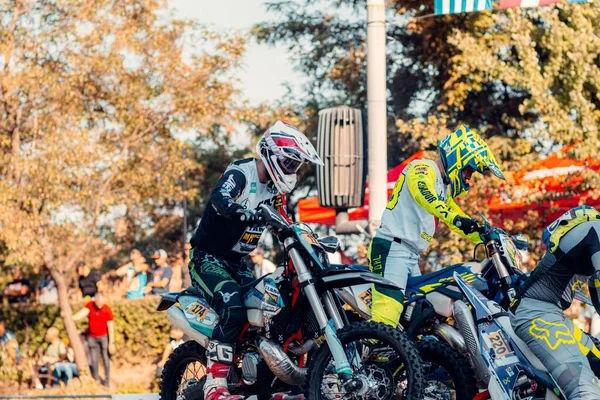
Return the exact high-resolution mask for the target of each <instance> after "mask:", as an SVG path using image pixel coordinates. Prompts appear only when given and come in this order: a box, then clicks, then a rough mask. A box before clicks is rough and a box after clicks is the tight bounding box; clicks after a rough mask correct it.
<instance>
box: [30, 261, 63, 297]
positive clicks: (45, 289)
mask: <svg viewBox="0 0 600 400" xmlns="http://www.w3.org/2000/svg"><path fill="white" fill-rule="evenodd" d="M35 300H36V301H37V302H38V303H40V304H56V303H57V302H58V289H57V288H56V282H54V279H52V275H51V274H50V270H49V269H48V267H46V266H44V267H43V268H42V278H41V279H40V281H39V282H38V284H37V287H36V288H35Z"/></svg>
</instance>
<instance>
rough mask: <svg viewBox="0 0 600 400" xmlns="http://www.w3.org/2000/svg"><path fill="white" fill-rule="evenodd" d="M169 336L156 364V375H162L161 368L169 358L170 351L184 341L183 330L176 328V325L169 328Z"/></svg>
mask: <svg viewBox="0 0 600 400" xmlns="http://www.w3.org/2000/svg"><path fill="white" fill-rule="evenodd" d="M169 337H170V340H169V343H168V344H167V345H166V346H165V350H164V351H163V354H162V357H161V359H160V361H159V362H158V364H156V376H161V375H162V370H163V368H164V366H165V363H166V362H167V360H168V359H169V356H170V355H171V353H173V351H175V349H176V348H177V347H179V346H181V345H182V344H183V343H184V340H183V331H182V330H181V329H179V328H177V327H176V326H173V327H172V328H171V331H170V332H169Z"/></svg>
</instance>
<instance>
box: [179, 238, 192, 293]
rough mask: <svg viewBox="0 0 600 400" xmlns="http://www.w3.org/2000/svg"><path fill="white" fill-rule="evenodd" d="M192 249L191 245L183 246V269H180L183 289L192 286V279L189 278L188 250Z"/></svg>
mask: <svg viewBox="0 0 600 400" xmlns="http://www.w3.org/2000/svg"><path fill="white" fill-rule="evenodd" d="M191 249H192V245H191V244H189V243H186V244H185V247H184V251H185V258H184V260H183V268H182V269H181V279H182V286H183V287H184V288H189V287H190V286H192V277H191V276H190V268H189V265H190V250H191Z"/></svg>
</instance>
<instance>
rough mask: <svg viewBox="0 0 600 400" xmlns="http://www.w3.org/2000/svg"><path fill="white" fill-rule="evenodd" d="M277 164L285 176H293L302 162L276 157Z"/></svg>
mask: <svg viewBox="0 0 600 400" xmlns="http://www.w3.org/2000/svg"><path fill="white" fill-rule="evenodd" d="M277 164H278V165H279V168H281V170H282V171H283V173H284V174H286V175H292V174H295V173H296V171H298V168H300V166H301V165H302V161H298V160H295V159H293V158H289V157H286V156H278V157H277Z"/></svg>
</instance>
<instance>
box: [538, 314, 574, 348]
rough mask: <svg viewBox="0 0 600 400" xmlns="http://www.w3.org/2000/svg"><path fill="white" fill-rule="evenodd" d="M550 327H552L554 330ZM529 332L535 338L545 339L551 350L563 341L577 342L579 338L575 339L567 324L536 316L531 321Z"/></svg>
mask: <svg viewBox="0 0 600 400" xmlns="http://www.w3.org/2000/svg"><path fill="white" fill-rule="evenodd" d="M550 329H552V331H551V330H550ZM529 333H530V334H531V336H533V337H534V338H536V339H540V340H543V341H545V342H546V344H547V345H548V347H550V349H551V350H556V349H557V348H558V346H559V345H560V344H561V343H564V344H575V343H577V340H575V338H574V337H573V335H572V334H571V331H570V330H569V328H568V327H567V326H566V325H565V324H558V323H555V322H548V321H545V320H543V319H542V318H536V319H534V320H533V321H531V327H529Z"/></svg>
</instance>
